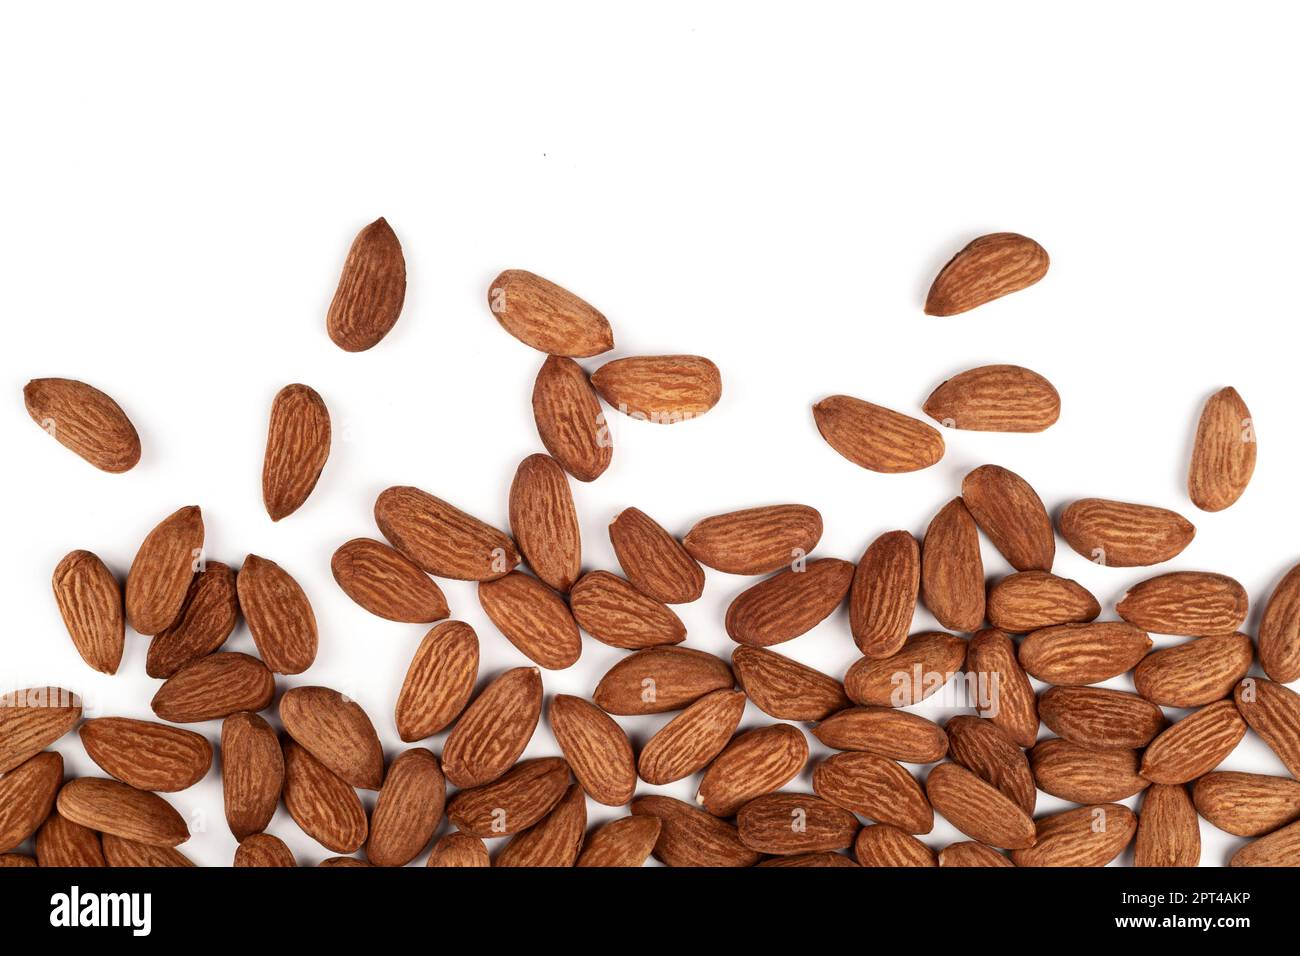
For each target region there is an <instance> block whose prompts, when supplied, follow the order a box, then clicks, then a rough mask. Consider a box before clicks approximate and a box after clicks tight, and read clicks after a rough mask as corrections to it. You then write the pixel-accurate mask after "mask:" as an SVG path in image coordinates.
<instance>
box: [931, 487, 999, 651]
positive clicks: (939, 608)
mask: <svg viewBox="0 0 1300 956" xmlns="http://www.w3.org/2000/svg"><path fill="white" fill-rule="evenodd" d="M921 600H922V601H924V602H925V606H926V607H927V608H929V609H930V613H931V614H933V615H934V616H935V617H936V618H937V619H938V621H939V623H940V624H941V625H942V626H944V627H946V628H950V629H952V630H954V631H975V630H978V629H979V628H980V625H982V624H983V623H984V561H983V559H982V558H981V557H980V539H979V531H978V529H977V526H976V524H975V519H974V518H972V517H971V514H970V512H969V511H968V510H966V504H965V502H963V501H962V500H961V499H960V498H954V499H953V500H952V501H950V502H948V504H946V505H944V506H943V508H942V509H940V511H939V513H938V514H937V515H935V516H934V520H933V521H931V522H930V527H929V528H927V529H926V532H925V542H924V544H923V545H922V546H921Z"/></svg>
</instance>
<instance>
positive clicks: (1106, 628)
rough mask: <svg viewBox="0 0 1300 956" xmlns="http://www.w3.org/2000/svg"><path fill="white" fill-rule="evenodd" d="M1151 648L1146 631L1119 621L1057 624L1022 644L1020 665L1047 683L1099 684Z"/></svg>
mask: <svg viewBox="0 0 1300 956" xmlns="http://www.w3.org/2000/svg"><path fill="white" fill-rule="evenodd" d="M1150 649H1151V638H1150V636H1149V635H1148V634H1147V632H1146V631H1143V630H1141V629H1139V628H1136V627H1134V626H1133V625H1132V624H1125V623H1123V622H1122V621H1102V622H1100V623H1096V624H1060V625H1057V626H1055V627H1045V628H1042V629H1040V630H1035V631H1034V632H1033V633H1032V634H1030V635H1029V636H1028V637H1026V638H1025V639H1024V640H1023V641H1021V642H1020V664H1021V666H1023V667H1024V669H1025V671H1026V672H1027V673H1029V674H1031V675H1033V676H1034V677H1037V678H1038V679H1039V680H1041V681H1046V682H1047V683H1049V684H1100V683H1101V682H1102V681H1104V680H1110V679H1111V678H1112V677H1117V676H1119V675H1120V674H1123V673H1125V672H1126V671H1129V670H1131V669H1132V668H1133V666H1134V665H1135V664H1137V662H1138V661H1140V660H1142V658H1143V655H1145V654H1146V652H1147V651H1149V650H1150ZM1157 703H1159V701H1157ZM1103 802H1104V801H1103Z"/></svg>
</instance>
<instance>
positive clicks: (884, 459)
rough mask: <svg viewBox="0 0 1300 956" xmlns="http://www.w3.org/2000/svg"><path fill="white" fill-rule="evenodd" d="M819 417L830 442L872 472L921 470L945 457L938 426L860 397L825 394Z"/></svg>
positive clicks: (818, 406)
mask: <svg viewBox="0 0 1300 956" xmlns="http://www.w3.org/2000/svg"><path fill="white" fill-rule="evenodd" d="M813 419H814V420H815V421H816V423H817V430H818V431H819V432H821V435H822V438H824V439H826V443H827V444H828V445H830V446H831V447H832V448H834V449H835V450H836V451H837V452H839V453H840V454H841V455H843V456H844V457H845V458H847V459H848V460H849V461H851V462H853V463H854V464H855V465H858V466H860V467H862V468H866V469H867V470H868V471H876V472H881V473H882V474H901V473H904V472H909V471H920V470H921V469H922V468H929V467H930V466H931V465H933V464H935V463H936V462H938V461H939V459H941V458H942V457H943V450H944V449H943V436H942V435H940V434H939V432H938V431H937V430H935V429H934V428H932V427H931V426H929V425H927V424H926V423H925V422H922V421H918V420H917V419H915V418H911V417H909V416H907V415H903V414H901V413H899V412H896V411H893V410H892V409H888V408H884V407H882V406H880V405H873V404H872V403H870V402H864V401H862V399H860V398H853V397H852V396H849V395H832V396H831V397H829V398H824V399H822V400H821V401H820V402H818V403H817V404H816V405H814V406H813Z"/></svg>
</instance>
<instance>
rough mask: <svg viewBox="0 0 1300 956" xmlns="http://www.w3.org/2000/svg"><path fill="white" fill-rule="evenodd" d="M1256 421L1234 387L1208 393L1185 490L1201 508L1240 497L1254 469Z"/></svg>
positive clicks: (1221, 505) (1225, 504) (1218, 508)
mask: <svg viewBox="0 0 1300 956" xmlns="http://www.w3.org/2000/svg"><path fill="white" fill-rule="evenodd" d="M1255 449H1256V438H1255V423H1254V420H1253V419H1252V418H1251V417H1250V409H1249V408H1247V407H1246V403H1245V402H1243V401H1242V400H1241V396H1240V395H1238V394H1237V390H1236V389H1235V388H1231V387H1229V388H1224V389H1221V390H1219V391H1217V392H1215V393H1214V394H1213V395H1211V396H1210V399H1209V401H1207V402H1206V403H1205V408H1204V409H1203V410H1202V411H1201V420H1200V422H1199V424H1197V426H1196V442H1195V444H1194V445H1193V446H1192V463H1191V466H1190V468H1188V471H1187V494H1188V495H1189V496H1190V497H1191V499H1192V504H1194V505H1196V507H1198V508H1200V509H1201V510H1202V511H1222V510H1223V509H1224V508H1226V507H1228V506H1229V505H1231V504H1232V503H1233V502H1234V501H1236V500H1237V499H1238V498H1240V497H1241V495H1242V492H1244V491H1245V490H1246V485H1248V484H1250V476H1251V475H1252V474H1254V471H1255Z"/></svg>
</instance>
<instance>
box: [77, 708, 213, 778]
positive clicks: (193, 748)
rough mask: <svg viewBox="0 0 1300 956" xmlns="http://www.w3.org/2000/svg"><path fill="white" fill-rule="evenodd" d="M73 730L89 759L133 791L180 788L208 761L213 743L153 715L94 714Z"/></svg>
mask: <svg viewBox="0 0 1300 956" xmlns="http://www.w3.org/2000/svg"><path fill="white" fill-rule="evenodd" d="M78 733H80V735H81V743H82V746H84V747H85V748H86V754H87V755H88V756H89V757H90V759H91V760H93V761H95V763H97V764H99V766H100V767H101V768H102V769H103V770H104V771H105V772H106V773H108V774H109V775H110V776H112V777H116V778H117V779H118V780H121V781H122V782H123V783H125V784H129V785H130V786H132V787H135V788H136V789H137V790H159V791H162V792H163V793H175V792H176V791H178V790H185V789H188V788H189V787H192V786H194V785H195V784H196V783H198V782H199V781H200V780H202V779H203V778H204V777H205V776H207V773H208V770H209V768H211V766H212V745H211V744H210V743H208V741H207V739H206V738H205V737H203V736H202V735H201V734H196V733H194V732H193V731H191V730H182V729H181V728H179V727H168V726H167V725H166V724H159V723H155V722H154V721H152V720H131V719H130V718H127V717H99V718H97V719H95V720H88V721H86V722H85V723H83V724H82V725H81V728H80V730H79V731H78Z"/></svg>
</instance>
